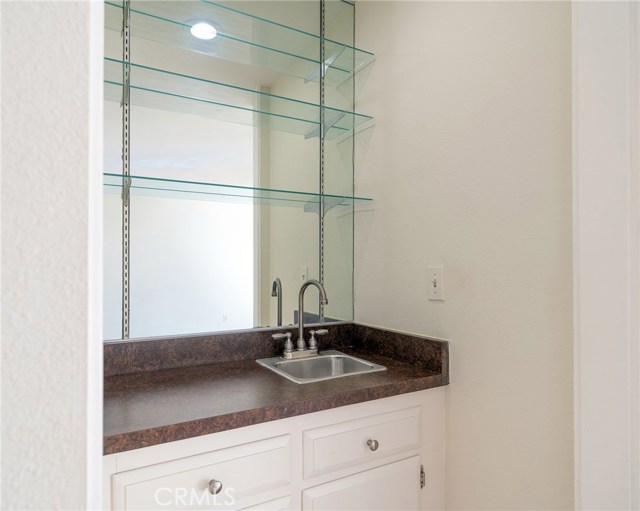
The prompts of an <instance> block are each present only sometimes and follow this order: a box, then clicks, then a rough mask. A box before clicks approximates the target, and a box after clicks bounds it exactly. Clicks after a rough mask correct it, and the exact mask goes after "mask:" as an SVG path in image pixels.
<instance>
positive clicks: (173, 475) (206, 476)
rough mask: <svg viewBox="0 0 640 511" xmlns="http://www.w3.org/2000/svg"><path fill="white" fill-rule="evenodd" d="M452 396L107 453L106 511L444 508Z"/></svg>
mask: <svg viewBox="0 0 640 511" xmlns="http://www.w3.org/2000/svg"><path fill="white" fill-rule="evenodd" d="M444 391H445V389H444V388H437V389H431V390H425V391H420V392H413V393H410V394H403V395H400V396H394V397H390V398H385V399H379V400H375V401H368V402H366V403H359V404H355V405H350V406H343V407H340V408H335V409H331V410H325V411H321V412H316V413H310V414H306V415H301V416H298V417H291V418H289V419H283V420H278V421H273V422H267V423H263V424H258V425H255V426H248V427H245V428H239V429H234V430H230V431H224V432H222V433H216V434H212V435H206V436H201V437H195V438H190V439H188V440H180V441H177V442H171V443H168V444H161V445H157V446H153V447H146V448H144V449H136V450H134V451H126V452H122V453H118V454H113V455H110V456H105V458H104V460H105V484H106V486H107V488H105V509H113V510H127V511H132V510H147V509H154V510H157V509H167V510H185V509H209V510H217V509H233V510H236V511H241V510H246V511H248V510H255V511H258V510H263V511H278V510H290V511H299V510H305V511H311V510H314V511H319V510H323V511H334V510H335V511H338V510H354V511H355V510H358V511H360V510H363V509H367V510H394V511H401V510H429V509H442V508H444V497H443V495H444V488H443V486H444ZM421 467H424V472H425V474H426V483H427V484H426V486H425V487H424V488H422V489H421V488H420V474H421ZM212 492H213V493H212ZM216 492H217V493H216Z"/></svg>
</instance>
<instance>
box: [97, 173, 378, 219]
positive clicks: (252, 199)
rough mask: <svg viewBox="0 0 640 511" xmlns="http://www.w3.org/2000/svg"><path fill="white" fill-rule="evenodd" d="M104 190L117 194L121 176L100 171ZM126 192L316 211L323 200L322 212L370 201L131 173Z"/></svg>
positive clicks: (361, 198) (121, 181)
mask: <svg viewBox="0 0 640 511" xmlns="http://www.w3.org/2000/svg"><path fill="white" fill-rule="evenodd" d="M103 176H104V187H105V191H111V192H113V193H120V191H121V190H122V185H123V180H124V176H123V175H122V174H111V173H104V174H103ZM130 179H131V188H130V193H131V194H132V195H137V196H148V197H163V198H172V199H191V200H205V201H222V202H244V203H252V204H256V203H258V204H266V205H274V206H287V207H299V208H303V209H304V211H306V212H314V213H317V212H319V209H320V205H321V204H323V203H324V205H325V213H326V212H327V211H329V210H330V209H333V208H336V207H338V208H344V207H352V206H355V205H357V204H363V203H367V202H370V201H372V200H373V199H370V198H368V197H354V196H350V195H332V194H319V193H310V192H298V191H293V190H273V189H269V188H253V187H249V186H236V185H225V184H219V183H204V182H199V181H182V180H179V179H167V178H157V177H148V176H131V177H130Z"/></svg>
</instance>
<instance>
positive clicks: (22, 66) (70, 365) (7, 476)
mask: <svg viewBox="0 0 640 511" xmlns="http://www.w3.org/2000/svg"><path fill="white" fill-rule="evenodd" d="M1 9H2V12H1V16H2V40H1V44H2V57H1V59H2V61H1V63H2V341H3V343H2V419H3V420H2V476H3V481H2V483H3V484H2V486H3V487H2V492H3V494H2V502H1V505H0V507H2V509H82V508H84V507H85V506H86V503H87V501H88V494H89V493H93V494H94V495H97V493H99V490H98V489H96V488H91V485H92V483H93V482H94V481H95V474H94V471H95V470H99V467H96V464H95V462H94V463H88V458H91V457H93V459H94V460H95V459H96V457H95V454H96V453H97V452H99V450H97V449H99V445H97V444H98V441H97V440H96V438H95V436H96V435H100V434H101V433H100V431H101V425H100V424H99V423H97V422H96V421H95V420H94V419H96V417H99V413H100V411H99V408H100V406H101V397H100V392H99V389H98V388H97V387H96V385H99V384H98V383H97V381H98V382H99V379H100V369H99V358H98V359H93V358H92V359H91V362H89V359H90V357H93V355H95V354H96V353H98V354H99V350H98V347H99V346H100V345H99V339H100V330H99V328H96V325H98V326H99V316H94V315H93V314H94V313H95V312H96V311H97V310H99V308H95V307H93V305H95V297H99V296H100V295H101V290H100V289H99V284H98V287H96V288H93V287H92V288H91V289H92V290H91V291H90V286H94V285H95V283H96V282H99V281H100V278H99V273H98V272H96V271H92V270H93V269H94V267H93V266H92V265H93V264H94V263H95V261H96V260H97V261H99V259H95V258H94V257H95V256H96V250H95V248H96V247H97V248H98V249H99V247H100V242H99V238H100V237H101V230H100V228H99V227H98V228H97V230H96V229H95V226H96V224H95V223H94V224H91V222H92V221H93V220H94V219H95V218H96V217H95V216H91V215H90V209H89V208H90V206H93V207H94V208H95V207H96V206H98V207H99V206H100V202H99V201H98V202H97V203H91V204H90V202H89V194H90V193H89V190H90V185H94V186H93V188H92V189H93V191H94V192H95V183H97V180H96V176H91V177H90V174H89V168H90V159H91V158H90V155H91V154H94V155H95V154H97V155H98V156H99V155H100V152H101V145H99V144H98V145H96V146H91V149H90V144H89V140H90V121H91V117H90V111H89V105H90V101H92V100H93V101H94V102H93V104H94V105H95V104H98V105H99V104H100V103H99V102H97V101H96V100H97V98H96V97H93V99H90V89H89V84H90V73H91V69H92V66H90V41H91V39H92V38H91V37H90V22H91V20H95V11H94V10H93V8H92V7H90V5H89V2H2V5H1ZM91 14H94V16H93V17H92V16H91ZM98 17H99V16H98ZM99 33H100V34H101V32H99ZM94 39H95V38H94ZM94 48H95V47H94ZM97 65H98V66H99V65H100V63H99V62H97ZM98 120H99V117H98ZM91 133H92V134H94V135H95V134H96V131H91ZM98 134H99V133H98ZM94 163H95V160H94ZM93 171H94V172H95V171H97V167H93ZM97 177H98V178H99V175H97ZM94 180H95V182H94ZM89 225H91V227H92V229H94V230H93V231H91V234H90V233H89ZM98 225H99V224H98ZM94 236H95V237H96V239H94V238H93V237H94ZM89 247H92V248H91V250H90V249H89ZM97 253H98V254H99V250H98V251H97ZM90 257H91V258H93V259H91V260H90ZM97 257H98V258H99V255H98V256H97ZM98 301H99V298H98ZM89 342H93V343H95V344H94V345H93V346H92V347H91V348H90V347H89V344H88V343H89ZM98 357H99V355H98ZM89 364H91V366H90V365H89ZM94 369H97V372H96V371H94ZM90 375H92V376H93V378H92V377H91V376H90ZM96 379H97V381H96ZM89 395H90V396H91V397H92V401H91V404H90V408H88V406H87V397H88V396H89ZM96 414H98V415H97V416H96ZM87 444H91V445H92V447H91V448H90V451H91V452H89V453H88V450H87ZM88 473H89V474H90V475H89V476H88V475H87V474H88ZM88 488H89V489H88ZM89 500H90V499H89Z"/></svg>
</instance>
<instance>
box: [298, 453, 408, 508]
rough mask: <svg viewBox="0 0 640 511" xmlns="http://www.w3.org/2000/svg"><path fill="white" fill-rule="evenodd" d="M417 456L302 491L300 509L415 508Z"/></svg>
mask: <svg viewBox="0 0 640 511" xmlns="http://www.w3.org/2000/svg"><path fill="white" fill-rule="evenodd" d="M419 474H420V461H419V458H418V456H413V457H411V458H408V459H405V460H401V461H396V462H394V463H388V464H386V465H383V466H381V467H378V468H374V469H371V470H366V471H364V472H360V473H358V474H354V475H351V476H347V477H342V478H340V479H337V480H335V481H331V482H329V483H325V484H321V485H319V486H316V487H314V488H309V489H308V490H304V491H303V492H302V509H303V510H304V511H362V510H363V509H366V510H367V511H403V510H412V511H413V510H416V509H419V507H418V502H419V501H418V491H419V488H420V477H419Z"/></svg>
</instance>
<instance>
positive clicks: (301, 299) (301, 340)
mask: <svg viewBox="0 0 640 511" xmlns="http://www.w3.org/2000/svg"><path fill="white" fill-rule="evenodd" d="M309 286H315V287H317V288H318V291H319V293H320V303H321V304H323V305H327V304H328V303H329V300H328V298H327V292H326V291H325V290H324V286H323V285H322V284H320V282H318V281H317V280H315V279H309V280H307V281H306V282H304V283H303V284H302V286H301V287H300V293H299V294H298V342H297V348H298V350H300V351H302V350H304V349H305V348H306V344H305V342H304V292H305V291H306V290H307V288H308V287H309Z"/></svg>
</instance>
